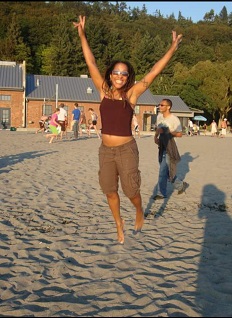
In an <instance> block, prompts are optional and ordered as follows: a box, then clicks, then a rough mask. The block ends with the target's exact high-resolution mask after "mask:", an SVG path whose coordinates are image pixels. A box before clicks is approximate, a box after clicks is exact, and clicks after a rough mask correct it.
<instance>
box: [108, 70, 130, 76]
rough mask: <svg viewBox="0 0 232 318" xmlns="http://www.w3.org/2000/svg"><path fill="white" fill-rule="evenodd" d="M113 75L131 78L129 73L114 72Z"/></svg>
mask: <svg viewBox="0 0 232 318" xmlns="http://www.w3.org/2000/svg"><path fill="white" fill-rule="evenodd" d="M112 74H113V75H122V76H129V73H128V72H127V71H122V72H120V71H112Z"/></svg>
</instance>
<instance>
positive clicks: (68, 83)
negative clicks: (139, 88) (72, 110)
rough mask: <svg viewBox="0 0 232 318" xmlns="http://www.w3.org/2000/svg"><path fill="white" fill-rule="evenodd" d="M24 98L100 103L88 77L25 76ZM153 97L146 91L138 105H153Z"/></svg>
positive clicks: (98, 96)
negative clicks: (56, 97)
mask: <svg viewBox="0 0 232 318" xmlns="http://www.w3.org/2000/svg"><path fill="white" fill-rule="evenodd" d="M26 82H27V85H26V96H27V98H28V99H44V98H45V99H51V100H53V99H55V94H56V87H58V94H57V95H58V99H59V100H62V101H80V102H96V103H99V102H100V95H99V92H98V90H97V89H96V87H95V85H94V83H93V81H92V79H91V78H89V77H66V76H48V75H27V76H26ZM155 103H156V99H155V97H154V95H152V93H151V92H150V90H147V91H146V92H144V93H143V94H142V95H141V96H140V97H139V99H138V104H142V105H155Z"/></svg>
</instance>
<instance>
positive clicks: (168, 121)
mask: <svg viewBox="0 0 232 318" xmlns="http://www.w3.org/2000/svg"><path fill="white" fill-rule="evenodd" d="M171 108H172V101H171V100H170V99H166V98H165V99H163V100H162V101H161V103H160V104H159V114H158V116H157V129H156V132H155V137H154V141H155V143H156V144H157V145H158V147H159V164H160V168H159V178H158V187H157V194H156V195H155V196H154V198H153V199H154V200H159V199H164V198H166V197H167V182H168V180H169V181H170V182H171V183H172V184H173V187H174V189H176V190H178V194H181V193H183V192H184V191H185V189H186V187H187V183H186V182H184V181H181V180H180V179H178V178H177V176H176V169H177V163H178V162H179V161H180V155H179V152H178V148H177V146H176V142H175V139H174V137H182V127H181V123H180V120H179V118H178V117H177V116H175V115H174V114H172V113H171Z"/></svg>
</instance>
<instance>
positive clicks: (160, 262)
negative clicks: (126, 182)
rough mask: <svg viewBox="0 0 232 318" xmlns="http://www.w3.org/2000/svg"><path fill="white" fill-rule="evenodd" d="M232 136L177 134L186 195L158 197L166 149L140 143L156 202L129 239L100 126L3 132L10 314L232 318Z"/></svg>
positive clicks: (4, 296) (1, 233) (2, 233)
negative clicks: (64, 134)
mask: <svg viewBox="0 0 232 318" xmlns="http://www.w3.org/2000/svg"><path fill="white" fill-rule="evenodd" d="M231 136H232V134H230V135H228V136H227V137H226V138H212V137H210V136H194V137H186V136H183V138H179V139H178V140H177V144H178V148H179V152H180V155H181V162H180V163H179V165H178V176H180V177H181V178H182V179H185V181H186V182H188V183H189V187H188V188H187V190H186V193H183V194H181V195H178V194H177V193H175V192H173V191H172V187H171V186H170V185H169V188H168V189H169V193H168V198H167V199H165V201H154V200H153V199H152V196H153V195H154V193H155V188H156V184H157V179H158V169H159V166H158V149H157V146H156V145H155V144H154V141H153V136H152V135H149V134H147V135H143V136H142V137H141V138H140V139H136V140H137V144H138V147H139V152H140V170H141V176H142V187H141V195H142V199H143V206H144V211H145V212H146V213H149V215H148V217H147V218H146V219H145V222H144V227H143V229H142V232H141V233H137V234H134V231H133V229H134V222H135V211H134V209H133V206H132V205H131V203H130V201H129V200H128V199H127V198H126V197H125V196H124V194H123V193H122V191H121V189H120V195H121V207H122V208H121V213H122V217H123V218H124V220H125V243H124V245H120V244H118V242H117V235H116V228H115V225H114V221H113V217H112V215H111V212H110V210H109V207H108V204H107V202H106V198H105V196H104V195H103V194H102V192H101V190H100V187H99V183H98V147H99V145H100V143H101V140H99V139H98V138H97V137H96V136H95V135H92V137H91V138H87V137H86V135H84V136H83V138H81V139H79V140H72V139H64V140H62V141H55V142H54V143H52V144H49V143H48V140H47V139H46V138H44V136H43V135H42V134H41V133H39V134H35V133H34V132H30V131H28V132H22V131H3V130H2V131H0V141H1V153H0V174H1V187H0V189H1V190H0V194H1V195H0V218H1V223H0V237H1V240H0V255H1V258H0V275H1V280H0V308H1V312H0V316H1V317H3V316H8V317H9V316H14V317H16V316H17V317H19V316H21V317H66V316H67V317H77V316H85V317H93V316H95V317H158V316H160V317H232V184H231V168H230V165H231V162H232V138H231Z"/></svg>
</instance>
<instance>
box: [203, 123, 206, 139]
mask: <svg viewBox="0 0 232 318" xmlns="http://www.w3.org/2000/svg"><path fill="white" fill-rule="evenodd" d="M203 130H204V136H206V131H207V125H206V123H204V125H203Z"/></svg>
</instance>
